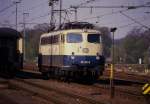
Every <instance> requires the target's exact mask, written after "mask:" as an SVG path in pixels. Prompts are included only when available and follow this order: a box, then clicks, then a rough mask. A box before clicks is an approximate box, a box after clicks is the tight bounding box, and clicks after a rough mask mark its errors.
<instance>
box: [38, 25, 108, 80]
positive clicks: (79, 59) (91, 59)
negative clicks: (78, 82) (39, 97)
mask: <svg viewBox="0 0 150 104" xmlns="http://www.w3.org/2000/svg"><path fill="white" fill-rule="evenodd" d="M102 53H103V46H102V34H101V32H100V31H97V30H95V29H92V28H91V24H88V23H78V24H77V23H69V24H67V25H66V26H64V27H63V29H59V30H55V31H52V32H50V33H45V34H42V35H41V37H40V43H39V57H38V66H39V70H40V72H42V74H43V75H44V76H46V77H48V76H59V77H67V78H68V77H72V78H88V79H94V80H96V79H98V77H99V76H100V75H102V73H103V71H104V64H105V58H104V56H103V54H102Z"/></svg>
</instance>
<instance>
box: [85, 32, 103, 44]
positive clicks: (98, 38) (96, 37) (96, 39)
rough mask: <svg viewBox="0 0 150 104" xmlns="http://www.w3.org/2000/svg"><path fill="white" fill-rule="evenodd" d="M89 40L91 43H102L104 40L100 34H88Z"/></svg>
mask: <svg viewBox="0 0 150 104" xmlns="http://www.w3.org/2000/svg"><path fill="white" fill-rule="evenodd" d="M87 40H88V42H90V43H101V41H102V39H101V36H100V34H88V37H87Z"/></svg>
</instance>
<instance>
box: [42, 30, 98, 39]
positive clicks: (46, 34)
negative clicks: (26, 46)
mask: <svg viewBox="0 0 150 104" xmlns="http://www.w3.org/2000/svg"><path fill="white" fill-rule="evenodd" d="M71 32H75V33H82V32H88V33H100V31H98V30H94V29H68V30H59V31H52V32H50V33H44V34H42V35H41V37H47V36H50V35H58V34H60V33H71Z"/></svg>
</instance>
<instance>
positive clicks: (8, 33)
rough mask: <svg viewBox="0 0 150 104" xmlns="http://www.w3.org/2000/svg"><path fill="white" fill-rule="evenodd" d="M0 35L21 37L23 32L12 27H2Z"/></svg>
mask: <svg viewBox="0 0 150 104" xmlns="http://www.w3.org/2000/svg"><path fill="white" fill-rule="evenodd" d="M0 37H9V38H13V37H14V38H19V37H21V33H20V32H18V31H16V30H14V29H11V28H0Z"/></svg>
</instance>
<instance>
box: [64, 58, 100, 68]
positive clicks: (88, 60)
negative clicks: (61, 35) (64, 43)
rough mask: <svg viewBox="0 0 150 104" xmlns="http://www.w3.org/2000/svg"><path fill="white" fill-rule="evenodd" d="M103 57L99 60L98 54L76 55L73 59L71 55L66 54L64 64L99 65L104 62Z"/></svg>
mask: <svg viewBox="0 0 150 104" xmlns="http://www.w3.org/2000/svg"><path fill="white" fill-rule="evenodd" d="M102 61H103V60H102V58H100V59H99V60H97V59H96V56H74V59H71V56H64V65H65V66H69V65H77V66H90V67H92V66H93V67H94V66H98V65H100V64H101V63H102Z"/></svg>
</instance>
